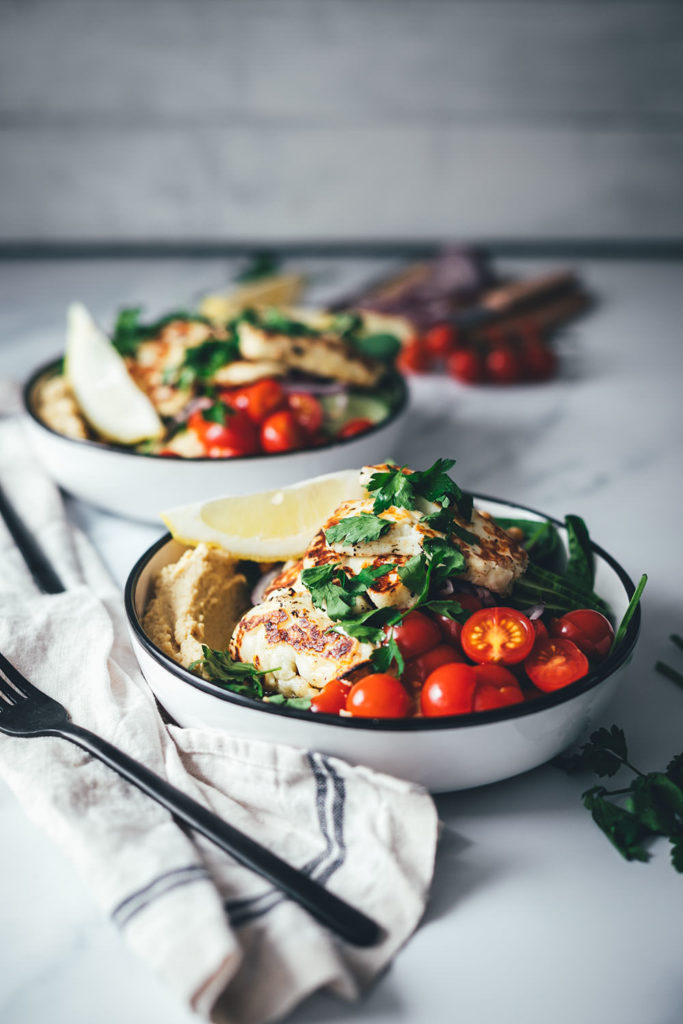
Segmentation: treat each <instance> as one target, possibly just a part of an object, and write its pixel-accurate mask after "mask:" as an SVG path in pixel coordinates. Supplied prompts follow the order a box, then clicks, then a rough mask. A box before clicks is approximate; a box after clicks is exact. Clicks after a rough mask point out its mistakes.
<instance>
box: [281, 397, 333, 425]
mask: <svg viewBox="0 0 683 1024" xmlns="http://www.w3.org/2000/svg"><path fill="white" fill-rule="evenodd" d="M287 405H288V407H289V408H290V409H291V410H292V412H293V413H294V416H295V417H296V421H297V423H298V424H299V426H300V427H303V429H304V430H305V431H306V433H307V434H317V432H318V431H319V430H320V428H321V426H322V424H323V417H324V412H323V407H322V405H321V404H320V402H319V401H318V399H317V398H316V397H315V395H309V394H308V392H307V391H294V392H292V393H291V394H290V395H288V396H287Z"/></svg>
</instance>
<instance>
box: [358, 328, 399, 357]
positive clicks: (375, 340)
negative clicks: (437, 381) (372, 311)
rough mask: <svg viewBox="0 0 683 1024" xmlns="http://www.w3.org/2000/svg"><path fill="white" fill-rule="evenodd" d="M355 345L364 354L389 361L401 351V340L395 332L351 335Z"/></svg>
mask: <svg viewBox="0 0 683 1024" xmlns="http://www.w3.org/2000/svg"><path fill="white" fill-rule="evenodd" d="M351 341H352V343H353V347H354V348H355V349H356V351H358V352H360V354H361V355H362V356H367V357H368V358H369V359H378V360H380V362H383V363H389V362H391V360H392V359H395V358H396V356H397V355H398V353H399V352H400V351H401V342H400V341H399V340H398V338H397V337H396V335H395V334H357V335H352V336H351Z"/></svg>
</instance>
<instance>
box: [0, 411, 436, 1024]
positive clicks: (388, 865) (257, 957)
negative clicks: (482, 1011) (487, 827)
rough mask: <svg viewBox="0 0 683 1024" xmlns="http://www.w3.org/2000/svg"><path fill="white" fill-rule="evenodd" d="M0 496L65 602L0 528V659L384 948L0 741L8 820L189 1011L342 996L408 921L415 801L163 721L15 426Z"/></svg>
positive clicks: (251, 1016) (320, 765)
mask: <svg viewBox="0 0 683 1024" xmlns="http://www.w3.org/2000/svg"><path fill="white" fill-rule="evenodd" d="M169 468H170V467H169ZM0 482H1V483H2V487H3V489H4V490H5V492H6V493H7V495H8V496H9V498H10V500H11V501H12V503H13V504H14V505H15V506H16V508H17V510H18V511H19V512H20V514H21V516H22V517H23V519H24V521H25V523H26V524H27V525H28V526H29V528H30V529H31V530H32V531H33V532H34V533H35V535H36V536H37V537H38V538H39V540H40V542H41V544H42V546H43V548H44V549H45V551H46V553H47V554H48V556H49V558H50V560H51V561H52V563H53V565H54V566H55V568H56V569H57V571H58V572H59V574H60V576H61V577H62V579H63V581H64V584H65V586H66V588H67V589H66V591H65V592H64V593H61V594H56V595H51V596H45V595H42V594H40V593H39V592H38V590H37V589H36V587H35V585H34V583H33V581H32V579H31V577H30V575H29V573H28V571H27V569H26V567H25V566H24V564H23V561H22V559H21V556H20V554H19V552H18V551H17V549H16V547H15V546H14V544H13V542H12V540H11V537H10V535H9V533H8V531H7V530H6V528H5V526H4V524H3V523H2V522H0V651H1V652H2V653H3V654H5V655H6V657H8V658H9V660H10V661H11V662H13V664H14V665H15V666H16V667H17V668H18V669H19V670H20V671H21V672H23V673H24V675H25V676H26V677H27V678H28V679H30V680H32V681H33V682H34V683H35V684H36V685H37V686H38V687H40V688H41V689H43V690H45V692H46V693H49V694H51V695H52V696H54V697H56V698H57V699H58V700H59V701H61V702H62V703H63V704H64V705H65V706H66V708H67V710H68V711H69V714H70V715H71V718H72V719H73V721H74V722H77V723H78V724H80V725H83V726H86V727H87V728H89V729H92V730H93V731H94V732H96V733H99V734H100V735H102V736H104V737H106V738H107V739H108V740H110V741H111V742H113V743H115V744H116V745H117V746H119V747H121V748H122V749H123V750H125V751H126V752H127V753H128V754H130V755H132V756H133V757H135V758H137V759H138V760H140V761H142V762H144V764H146V765H147V766H148V767H149V768H151V769H153V770H154V771H155V772H157V773H158V774H159V775H161V776H163V777H164V778H166V779H168V781H169V782H171V783H173V785H175V786H177V787H178V788H179V789H182V790H183V791H184V792H186V793H188V794H190V795H191V796H193V797H194V798H195V799H197V800H199V801H200V802H201V803H203V804H205V805H206V806H207V807H210V808H211V809H212V810H214V811H215V812H216V813H217V814H219V815H220V816H221V817H223V818H225V819H226V820H228V821H230V822H231V823H232V824H233V825H235V826H237V827H238V828H240V829H242V830H243V831H244V832H246V833H248V834H249V835H250V836H252V837H254V838H255V839H257V840H259V841H260V842H262V843H264V844H265V845H267V846H268V847H269V848H270V849H272V850H274V851H275V852H276V853H278V854H279V855H280V856H282V857H283V858H284V859H286V860H288V861H289V862H291V863H292V864H295V865H297V866H298V867H301V868H303V869H305V870H307V871H308V872H309V873H310V874H311V875H312V876H313V877H314V878H317V879H318V880H320V881H321V882H323V883H324V884H325V885H327V886H328V887H329V888H330V889H331V890H332V891H333V892H335V893H337V894H338V895H339V896H341V897H343V898H344V899H346V900H347V901H348V902H349V903H351V904H352V905H354V906H356V907H358V908H359V909H362V910H364V911H365V912H366V913H367V914H369V915H370V916H371V917H373V918H375V919H376V920H377V921H378V922H379V924H380V925H381V926H382V927H383V928H384V929H385V933H386V937H385V938H384V940H383V941H382V943H381V944H380V945H378V946H377V947H376V948H373V949H358V948H354V947H353V946H350V945H347V944H345V943H343V942H341V941H340V940H339V939H337V938H336V937H335V936H333V935H332V934H331V933H329V932H328V931H326V930H325V929H324V928H323V927H321V926H320V925H318V924H317V923H316V922H315V921H314V920H313V919H312V918H311V917H310V916H309V915H308V914H307V913H306V912H305V911H303V910H302V909H300V907H299V906H298V905H297V904H295V903H293V902H292V901H290V900H288V899H286V898H285V897H284V896H283V895H282V894H281V893H280V892H279V891H278V890H276V889H274V888H273V887H272V886H271V885H269V884H268V883H267V882H265V881H263V880H262V879H260V878H259V877H258V876H257V875H255V874H253V873H252V872H250V871H248V870H247V869H245V868H243V867H240V866H239V865H238V864H236V863H235V862H234V861H233V860H232V859H231V858H230V857H228V856H227V855H225V854H224V853H222V852H221V851H220V850H218V849H217V848H215V847H214V846H212V844H210V843H209V842H207V841H205V840H203V839H202V838H201V837H198V836H197V835H196V834H192V833H189V832H186V831H184V830H183V829H181V828H180V827H179V826H178V825H176V824H175V822H174V821H173V820H172V818H171V816H170V815H169V814H168V812H166V811H164V810H163V809H162V808H161V807H159V806H158V805H157V804H156V803H154V802H153V801H152V800H151V799H149V798H148V797H146V796H144V795H143V794H142V793H140V792H139V791H138V790H136V789H135V788H133V787H132V786H130V785H129V784H127V783H126V782H124V781H123V780H121V779H120V778H119V776H118V775H116V774H115V773H114V772H112V771H111V770H109V769H108V768H106V767H105V766H104V765H102V764H101V763H100V762H98V761H96V760H94V759H92V758H91V757H89V756H88V755H87V754H85V753H84V752H83V751H81V750H80V749H79V748H77V747H75V746H73V745H72V744H70V743H67V742H66V741H64V740H61V739H56V738H48V737H46V738H36V739H17V738H11V737H8V736H4V735H2V734H0V775H2V777H4V779H5V780H6V781H7V782H8V783H9V785H10V786H11V788H12V789H13V790H14V792H15V793H16V795H17V797H18V798H19V800H20V801H21V803H22V804H23V806H24V808H25V810H26V812H27V814H29V815H30V816H31V818H32V819H34V820H35V821H36V822H38V824H39V825H40V826H41V827H42V828H43V829H45V831H46V832H47V833H49V835H51V836H52V837H53V838H54V839H55V840H56V841H57V842H58V843H59V844H60V846H61V847H62V848H63V849H64V851H65V852H66V853H67V855H68V856H69V857H70V858H71V859H72V861H73V862H74V864H75V865H76V867H77V869H78V871H79V873H80V874H81V875H82V876H83V877H84V878H86V879H87V881H88V882H89V883H90V885H91V887H92V890H93V892H94V894H95V896H96V898H97V900H98V901H99V903H100V904H101V906H102V907H103V908H104V909H105V911H106V912H107V913H109V914H110V915H111V916H112V918H113V919H114V921H115V922H116V924H117V925H118V926H119V928H120V929H121V931H122V932H123V934H124V936H125V938H126V940H127V941H128V942H129V943H130V945H131V946H132V947H133V949H135V951H136V952H137V953H138V954H139V956H140V957H141V958H142V959H144V960H145V961H147V962H148V963H149V964H150V965H151V966H152V967H153V968H154V969H155V971H157V972H158V973H159V974H160V975H162V977H163V978H165V980H166V982H167V983H168V985H169V986H171V987H172V988H174V989H175V990H176V992H177V993H178V995H179V996H180V997H181V998H182V999H183V1000H185V1002H186V1003H187V1004H188V1005H189V1006H190V1007H191V1008H192V1009H193V1010H195V1011H196V1012H197V1013H199V1014H201V1015H202V1016H204V1017H207V1018H210V1019H212V1020H215V1021H217V1022H226V1024H227V1022H230V1024H260V1022H262V1021H270V1020H275V1019H279V1018H281V1017H282V1016H283V1015H285V1014H286V1013H287V1012H288V1011H289V1010H290V1009H292V1008H293V1007H294V1006H295V1005H296V1004H297V1003H298V1002H300V1001H301V1000H302V999H303V998H305V997H306V996H307V995H308V994H310V993H311V992H313V991H315V990H316V989H318V988H321V987H328V988H329V989H331V990H332V991H334V992H336V993H338V994H339V995H340V996H342V997H345V998H348V999H353V998H355V997H357V996H358V995H359V993H360V992H361V991H362V989H363V987H364V986H365V985H367V983H368V982H370V981H371V979H372V978H373V977H374V976H375V975H376V974H377V973H378V972H379V971H380V970H381V969H382V968H383V967H384V966H385V965H386V964H387V963H388V962H389V961H390V960H391V958H392V957H393V956H394V954H395V953H396V952H397V950H398V949H399V948H400V947H401V946H402V945H403V943H404V942H405V941H406V940H407V938H408V937H409V936H410V934H411V933H412V932H413V930H414V929H415V927H416V926H417V924H418V922H419V920H420V917H421V915H422V913H423V910H424V906H425V901H426V898H427V894H428V890H429V885H430V881H431V878H432V871H433V864H434V853H435V847H436V841H437V827H438V826H437V816H436V811H435V807H434V803H433V801H432V799H431V797H430V796H429V794H428V793H426V792H425V791H424V790H422V789H421V788H419V787H417V786H414V785H411V784H409V783H406V782H402V781H398V780H396V779H393V778H390V777H388V776H384V775H380V774H377V773H375V772H373V771H370V770H369V769H365V768H362V767H350V766H349V765H347V764H345V763H344V762H341V761H339V760H336V759H334V758H332V757H326V756H324V755H322V754H320V753H315V752H310V751H309V752H307V751H301V750H294V749H292V748H289V747H284V746H273V745H272V744H269V743H264V742H255V741H246V740H243V739H232V738H231V737H230V736H228V735H226V734H225V733H223V732H221V731H218V730H212V729H182V728H177V727H174V726H167V725H165V724H164V722H163V720H162V718H161V717H160V715H159V712H158V709H157V706H156V704H155V701H154V698H153V696H152V694H151V692H150V691H149V689H148V688H147V686H146V684H145V682H144V679H143V678H142V676H141V674H140V671H139V668H138V666H137V663H136V661H135V658H134V655H133V653H132V650H131V648H130V646H129V643H128V640H127V631H126V624H125V621H124V612H123V605H122V599H121V595H120V593H118V591H117V590H116V588H115V587H114V585H113V583H112V582H111V581H110V579H109V577H108V575H107V574H106V572H105V570H104V568H103V567H102V565H101V563H100V561H99V559H98V557H97V555H96V553H95V552H94V550H93V549H92V547H91V546H90V544H89V542H88V541H87V539H86V538H85V537H84V536H83V535H82V534H81V533H80V532H79V531H78V530H76V529H74V528H73V527H71V526H70V525H69V523H68V521H67V520H66V518H65V515H64V509H63V506H62V502H61V498H60V495H59V493H58V491H57V490H56V488H55V487H54V485H53V484H52V483H51V482H50V481H49V480H48V479H47V478H46V477H45V476H44V474H43V473H42V471H41V470H40V469H39V468H38V466H37V465H36V464H35V463H34V462H33V461H32V460H31V459H30V458H29V455H28V448H27V444H26V440H25V437H24V435H23V430H22V426H21V424H20V423H18V422H17V421H16V419H15V418H11V419H9V418H8V419H5V420H3V421H0ZM366 735H367V741H368V743H372V732H368V733H367V734H366ZM46 913H49V908H46Z"/></svg>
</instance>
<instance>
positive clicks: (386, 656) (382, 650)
mask: <svg viewBox="0 0 683 1024" xmlns="http://www.w3.org/2000/svg"><path fill="white" fill-rule="evenodd" d="M370 661H371V662H372V667H373V668H374V669H375V671H376V672H388V671H389V669H390V668H391V666H392V664H394V662H395V663H396V668H397V669H398V672H399V675H400V674H401V673H402V672H403V670H404V669H405V667H406V664H405V661H404V660H403V655H402V654H401V649H400V647H399V646H398V644H397V642H396V640H395V639H394V637H393V636H392V637H389V639H388V640H387V641H386V643H384V644H382V645H381V647H377V648H376V649H375V650H374V651H373V652H372V654H371V655H370Z"/></svg>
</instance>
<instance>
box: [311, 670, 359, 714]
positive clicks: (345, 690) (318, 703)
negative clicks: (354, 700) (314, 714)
mask: <svg viewBox="0 0 683 1024" xmlns="http://www.w3.org/2000/svg"><path fill="white" fill-rule="evenodd" d="M350 691H351V683H347V682H346V681H345V680H344V679H330V681H329V683H326V684H325V686H324V687H323V688H322V690H321V691H320V693H317V694H316V695H315V697H311V711H318V712H321V713H324V714H326V715H338V714H339V712H340V711H342V710H343V709H344V708H345V707H346V701H347V699H348V696H349V693H350Z"/></svg>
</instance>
